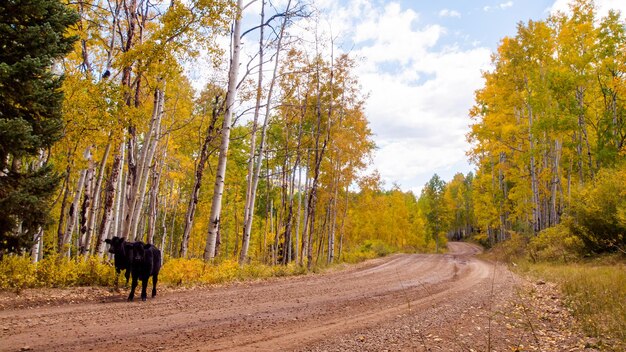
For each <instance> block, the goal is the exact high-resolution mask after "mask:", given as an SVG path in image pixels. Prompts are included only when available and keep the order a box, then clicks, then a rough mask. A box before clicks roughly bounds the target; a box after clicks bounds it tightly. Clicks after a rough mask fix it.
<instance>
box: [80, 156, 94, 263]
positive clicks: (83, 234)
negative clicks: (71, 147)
mask: <svg viewBox="0 0 626 352" xmlns="http://www.w3.org/2000/svg"><path fill="white" fill-rule="evenodd" d="M86 158H87V164H88V165H89V166H88V168H87V174H86V176H85V177H86V178H85V195H84V197H83V203H82V205H81V208H80V216H79V221H80V228H79V229H80V237H79V240H78V253H79V254H80V255H84V254H85V253H87V250H88V248H87V247H88V244H86V243H85V241H86V240H87V223H88V217H89V209H90V207H91V204H92V198H93V188H94V184H93V183H94V180H93V178H94V171H95V170H94V162H93V154H92V153H91V150H90V151H89V154H87V155H86Z"/></svg>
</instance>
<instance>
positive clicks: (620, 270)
mask: <svg viewBox="0 0 626 352" xmlns="http://www.w3.org/2000/svg"><path fill="white" fill-rule="evenodd" d="M558 230H559V229H558V228H557V229H554V230H552V231H546V232H545V233H541V234H540V235H539V236H537V237H534V238H532V239H530V240H528V239H524V238H523V236H519V235H518V236H513V238H512V239H511V240H510V241H507V242H504V243H501V244H498V245H497V246H495V247H494V248H493V249H492V250H491V251H490V253H489V254H488V255H487V256H488V258H489V259H492V260H498V261H504V262H508V263H514V265H512V268H513V269H514V270H515V271H517V272H519V273H521V274H524V275H527V276H530V277H533V278H536V279H542V280H546V281H550V282H554V283H556V284H558V285H559V287H560V289H561V291H562V292H563V294H564V295H565V298H566V304H567V306H568V307H569V308H570V309H571V311H572V313H573V315H574V317H575V318H576V319H577V321H578V322H579V323H580V324H581V327H582V328H583V330H584V332H585V333H587V334H588V335H589V336H593V337H596V338H599V339H601V340H606V341H618V342H617V343H618V344H619V346H617V349H616V350H620V349H621V348H626V258H624V256H623V255H619V254H613V255H605V256H600V257H591V258H588V257H583V256H581V255H580V253H581V249H580V248H581V247H580V244H579V243H577V242H576V241H574V240H572V239H570V238H569V237H568V236H563V235H562V234H561V233H558V232H557V231H558ZM613 347H615V346H613ZM611 348H612V347H611Z"/></svg>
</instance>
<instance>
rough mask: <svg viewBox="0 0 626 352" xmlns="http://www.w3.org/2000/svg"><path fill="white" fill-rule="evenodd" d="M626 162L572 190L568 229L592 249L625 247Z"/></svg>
mask: <svg viewBox="0 0 626 352" xmlns="http://www.w3.org/2000/svg"><path fill="white" fill-rule="evenodd" d="M624 180H626V163H624V164H623V165H622V166H621V167H620V168H616V169H602V170H600V171H599V172H598V174H597V175H596V178H595V179H594V181H593V182H592V183H588V184H587V185H586V186H585V187H584V188H582V189H580V190H578V191H576V192H574V194H573V196H572V201H571V202H570V208H571V214H572V217H573V220H574V221H572V222H571V224H570V230H571V231H572V233H573V234H575V235H576V236H578V237H579V238H580V239H581V240H582V241H583V243H584V245H585V247H586V248H587V249H589V250H591V251H593V252H606V251H615V250H616V249H617V248H620V249H622V250H626V216H625V215H626V182H625V181H624Z"/></svg>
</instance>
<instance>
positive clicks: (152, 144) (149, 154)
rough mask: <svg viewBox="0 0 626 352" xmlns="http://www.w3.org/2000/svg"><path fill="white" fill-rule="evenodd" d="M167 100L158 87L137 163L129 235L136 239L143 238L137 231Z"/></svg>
mask: <svg viewBox="0 0 626 352" xmlns="http://www.w3.org/2000/svg"><path fill="white" fill-rule="evenodd" d="M164 100H165V93H164V91H163V90H162V89H160V88H157V89H155V92H154V109H153V113H152V121H151V123H150V129H149V133H148V138H147V140H146V141H145V142H144V146H143V148H142V153H141V158H140V159H139V162H138V165H137V172H138V173H137V180H138V188H137V189H136V192H135V195H134V197H133V198H134V201H133V204H132V206H133V210H132V212H131V214H132V215H131V222H130V228H129V231H130V232H129V237H128V238H134V239H135V241H139V240H142V238H143V233H139V234H138V233H137V229H138V226H139V221H140V218H141V216H140V215H141V210H142V208H143V203H144V198H145V195H146V185H147V183H148V174H149V168H150V165H151V164H152V160H154V154H155V152H156V146H157V144H158V143H159V134H160V133H161V118H162V116H163V104H164Z"/></svg>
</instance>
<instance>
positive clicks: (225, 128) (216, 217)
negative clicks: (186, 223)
mask: <svg viewBox="0 0 626 352" xmlns="http://www.w3.org/2000/svg"><path fill="white" fill-rule="evenodd" d="M242 4H243V1H242V0H237V17H236V18H235V24H234V28H233V52H232V58H231V60H230V69H229V70H228V91H227V93H226V110H225V113H224V121H223V124H222V140H221V143H220V155H219V158H218V162H217V170H216V174H215V185H214V187H213V199H212V202H211V214H210V215H209V231H208V234H207V239H206V246H205V249H204V260H205V261H209V260H212V259H213V257H215V242H216V240H217V231H218V227H219V222H220V214H221V212H222V195H223V192H224V180H225V178H226V160H227V157H228V145H229V142H230V124H231V121H232V116H233V109H234V107H235V106H234V105H235V104H234V103H235V98H236V95H237V83H238V82H237V77H238V72H239V54H240V50H241V17H242V10H243V5H242Z"/></svg>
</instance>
